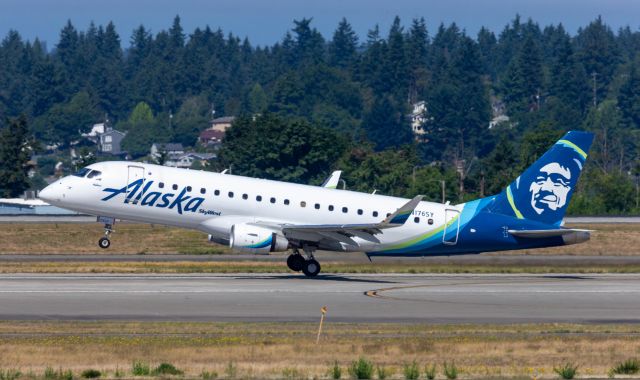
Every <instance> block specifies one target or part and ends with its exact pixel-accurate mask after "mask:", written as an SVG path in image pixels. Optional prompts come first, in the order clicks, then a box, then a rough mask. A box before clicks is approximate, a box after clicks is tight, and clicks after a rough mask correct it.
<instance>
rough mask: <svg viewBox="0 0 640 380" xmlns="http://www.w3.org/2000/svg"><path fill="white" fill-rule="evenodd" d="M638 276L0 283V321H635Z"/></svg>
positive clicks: (12, 279)
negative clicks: (322, 311)
mask: <svg viewBox="0 0 640 380" xmlns="http://www.w3.org/2000/svg"><path fill="white" fill-rule="evenodd" d="M638 299H640V275H637V274H633V275H621V274H620V275H619V274H616V275H584V276H573V275H395V274H394V275H379V274H376V275H324V276H322V275H321V276H319V277H318V278H316V279H306V278H302V277H300V276H299V275H282V274H236V275H164V274H163V275H93V274H92V275H45V274H42V275H38V274H36V275H31V274H29V275H27V274H24V275H13V274H12V275H0V319H1V320H47V319H60V320H177V321H256V322H257V321H294V322H295V321H300V322H307V321H313V322H315V321H317V320H318V318H319V316H320V308H321V307H322V306H327V308H328V314H327V320H328V321H332V322H425V323H519V322H587V323H609V322H610V323H613V322H616V323H619V322H627V323H638V322H640V303H638V302H637V300H638Z"/></svg>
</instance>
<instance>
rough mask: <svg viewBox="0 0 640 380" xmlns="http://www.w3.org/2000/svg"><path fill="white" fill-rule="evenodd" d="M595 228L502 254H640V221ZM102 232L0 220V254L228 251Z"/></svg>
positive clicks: (133, 228) (193, 238) (122, 231)
mask: <svg viewBox="0 0 640 380" xmlns="http://www.w3.org/2000/svg"><path fill="white" fill-rule="evenodd" d="M574 227H576V228H585V229H591V230H594V232H593V233H592V237H591V240H590V241H589V242H587V243H584V244H578V245H572V246H565V247H557V248H546V249H541V250H535V251H534V250H531V251H513V252H502V253H500V254H517V255H522V254H536V255H544V254H552V255H588V256H593V255H596V256H597V255H621V256H626V255H639V254H640V225H638V224H581V225H576V226H574ZM102 234H103V229H102V225H100V224H98V223H87V224H83V223H79V224H77V223H57V224H55V223H2V224H0V254H12V253H14V254H31V253H33V254H76V253H78V254H87V253H100V254H105V253H119V254H141V253H153V254H163V253H185V254H215V253H230V251H229V250H228V249H227V248H226V247H223V246H220V245H217V244H212V243H209V242H208V241H207V237H206V235H205V234H203V233H201V232H198V231H189V230H184V229H179V228H171V227H165V226H159V225H149V224H134V223H121V224H117V225H116V233H115V234H114V235H113V238H112V239H113V244H112V247H111V248H110V249H109V250H108V251H104V250H101V249H100V248H98V246H97V241H98V238H100V237H101V236H102Z"/></svg>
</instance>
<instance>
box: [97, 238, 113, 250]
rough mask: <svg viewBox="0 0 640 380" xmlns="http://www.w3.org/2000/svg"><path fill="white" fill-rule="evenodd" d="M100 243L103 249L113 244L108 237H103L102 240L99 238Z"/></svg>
mask: <svg viewBox="0 0 640 380" xmlns="http://www.w3.org/2000/svg"><path fill="white" fill-rule="evenodd" d="M98 245H99V246H100V248H102V249H107V248H109V246H110V245H111V240H109V239H108V238H106V237H101V238H100V240H98Z"/></svg>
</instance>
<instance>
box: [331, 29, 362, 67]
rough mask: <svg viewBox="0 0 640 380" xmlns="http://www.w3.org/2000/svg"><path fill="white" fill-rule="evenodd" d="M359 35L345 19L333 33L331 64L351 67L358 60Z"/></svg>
mask: <svg viewBox="0 0 640 380" xmlns="http://www.w3.org/2000/svg"><path fill="white" fill-rule="evenodd" d="M357 46H358V35H357V34H356V32H354V31H353V29H352V28H351V25H350V24H349V22H347V19H345V18H343V19H342V20H340V23H339V24H338V29H336V31H335V32H334V33H333V39H332V40H331V44H330V45H329V64H331V65H333V66H338V67H342V68H347V67H350V66H351V65H352V64H353V63H354V62H355V60H356V57H357V55H356V48H357Z"/></svg>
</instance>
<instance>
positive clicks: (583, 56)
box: [575, 16, 620, 99]
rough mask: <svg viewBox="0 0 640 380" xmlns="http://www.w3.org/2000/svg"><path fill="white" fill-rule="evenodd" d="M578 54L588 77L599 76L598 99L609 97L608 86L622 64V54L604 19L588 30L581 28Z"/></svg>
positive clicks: (593, 23)
mask: <svg viewBox="0 0 640 380" xmlns="http://www.w3.org/2000/svg"><path fill="white" fill-rule="evenodd" d="M575 41H576V47H577V50H576V52H577V54H578V57H579V59H580V61H581V62H582V64H583V65H584V68H585V70H586V71H587V74H588V75H593V74H595V75H597V77H596V79H597V81H596V84H597V92H598V98H600V99H604V98H605V97H606V95H607V86H608V85H609V83H611V80H612V79H613V74H614V72H615V71H616V68H617V65H618V63H619V62H620V52H619V50H618V46H617V44H616V41H615V36H614V34H613V32H612V31H611V29H610V28H609V27H608V26H607V25H605V24H604V22H603V21H602V17H600V16H598V18H597V19H596V20H594V21H592V22H591V23H590V24H589V25H588V26H587V27H586V28H584V29H582V28H580V29H579V30H578V35H577V36H576V39H575Z"/></svg>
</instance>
